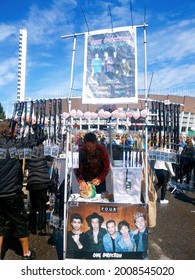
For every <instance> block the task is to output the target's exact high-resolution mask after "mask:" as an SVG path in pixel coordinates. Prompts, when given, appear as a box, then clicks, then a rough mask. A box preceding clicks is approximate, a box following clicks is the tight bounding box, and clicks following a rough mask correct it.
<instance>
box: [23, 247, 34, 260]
mask: <svg viewBox="0 0 195 280" xmlns="http://www.w3.org/2000/svg"><path fill="white" fill-rule="evenodd" d="M34 258H35V252H34V251H33V250H30V255H29V256H28V255H27V256H23V258H22V259H23V260H26V261H29V260H33V259H34Z"/></svg>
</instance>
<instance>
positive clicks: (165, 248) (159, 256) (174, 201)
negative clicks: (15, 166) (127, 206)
mask: <svg viewBox="0 0 195 280" xmlns="http://www.w3.org/2000/svg"><path fill="white" fill-rule="evenodd" d="M166 199H168V200H169V203H168V204H164V205H163V204H160V203H159V202H157V224H156V227H154V228H152V229H151V230H150V233H149V236H148V239H149V242H148V243H149V244H148V259H149V260H194V259H195V234H194V233H195V191H185V192H180V191H176V192H174V193H171V189H170V190H169V191H167V195H166ZM47 231H48V234H47V235H46V236H39V235H38V234H37V235H33V234H30V237H29V240H30V247H31V248H32V249H33V250H34V251H35V252H36V260H59V259H63V246H62V240H63V234H62V231H59V230H55V231H53V229H52V228H50V227H49V226H48V228H47ZM3 259H4V260H21V259H22V257H21V248H20V244H19V243H18V241H17V240H15V239H14V238H13V235H12V232H11V229H10V228H8V235H7V238H6V239H5V242H4V247H3Z"/></svg>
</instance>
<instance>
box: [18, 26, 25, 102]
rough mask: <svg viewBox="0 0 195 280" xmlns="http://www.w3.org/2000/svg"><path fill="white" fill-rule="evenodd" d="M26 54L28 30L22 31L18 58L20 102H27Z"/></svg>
mask: <svg viewBox="0 0 195 280" xmlns="http://www.w3.org/2000/svg"><path fill="white" fill-rule="evenodd" d="M26 54H27V30H26V29H20V37H19V56H18V85H17V101H18V102H21V101H24V100H25V88H26Z"/></svg>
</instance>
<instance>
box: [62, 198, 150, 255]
mask: <svg viewBox="0 0 195 280" xmlns="http://www.w3.org/2000/svg"><path fill="white" fill-rule="evenodd" d="M65 239H66V240H65V242H66V258H73V259H144V258H146V257H147V249H148V227H147V205H146V204H127V203H123V204H122V203H121V204H119V203H85V202H69V204H68V219H67V233H66V234H65Z"/></svg>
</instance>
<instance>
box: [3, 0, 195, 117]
mask: <svg viewBox="0 0 195 280" xmlns="http://www.w3.org/2000/svg"><path fill="white" fill-rule="evenodd" d="M131 7H132V9H131ZM145 8H146V10H145ZM131 10H132V13H131ZM110 11H111V15H112V24H113V27H122V26H128V25H132V24H133V25H142V24H143V23H144V14H145V15H146V23H147V24H148V27H147V41H146V42H147V44H146V46H147V70H148V71H147V77H148V86H149V85H150V82H151V89H150V93H159V94H161V93H167V94H172V93H174V94H175V93H176V94H178V95H181V94H183V95H184V92H185V94H187V95H193V94H194V95H195V63H194V61H195V47H194V46H195V36H194V34H195V2H194V0H188V1H182V0H172V1H164V0H158V1H157V0H131V2H130V0H112V1H102V0H93V1H92V0H45V1H43V0H33V1H31V0H17V1H13V0H1V1H0V102H1V103H2V105H3V107H4V110H5V111H7V110H8V112H10V110H11V106H12V102H14V101H16V96H17V63H18V44H19V30H20V29H21V28H27V30H28V52H27V76H26V97H28V98H32V99H34V100H35V99H41V98H49V97H55V96H61V97H62V96H67V94H68V93H69V87H70V73H71V59H72V48H73V37H70V38H68V39H62V38H61V36H63V35H69V34H75V33H84V32H87V31H88V28H89V31H94V30H99V29H108V28H111V27H112V25H111V18H110ZM144 11H146V13H144ZM131 15H132V17H131ZM86 21H87V24H86ZM137 33H138V34H137V36H138V40H137V47H138V88H139V90H142V89H143V88H144V60H143V58H144V55H143V54H144V51H143V45H144V44H143V28H138V32H137ZM83 53H84V36H79V37H77V44H76V51H75V66H74V79H73V88H75V89H82V78H83Z"/></svg>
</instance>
